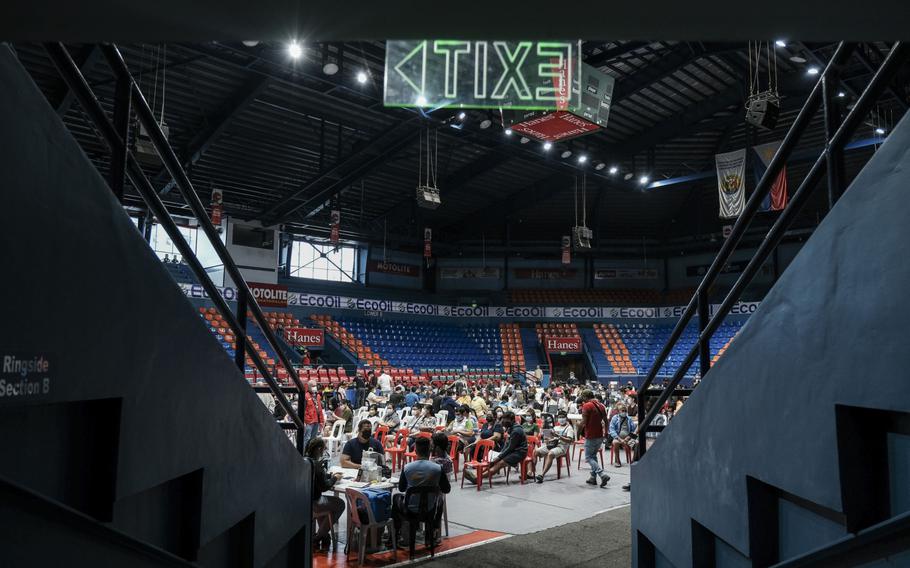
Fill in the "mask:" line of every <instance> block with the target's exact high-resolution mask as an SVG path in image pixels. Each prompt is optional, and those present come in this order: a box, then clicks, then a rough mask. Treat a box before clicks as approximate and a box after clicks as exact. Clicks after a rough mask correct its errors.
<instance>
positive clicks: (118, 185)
mask: <svg viewBox="0 0 910 568" xmlns="http://www.w3.org/2000/svg"><path fill="white" fill-rule="evenodd" d="M114 129H115V130H116V131H117V135H118V136H119V137H120V139H121V140H122V141H123V143H122V144H121V145H120V147H119V148H112V149H111V171H110V180H109V183H110V186H111V191H113V192H114V195H116V196H117V199H119V200H120V202H123V182H124V180H125V179H126V154H127V152H129V139H130V84H129V82H128V81H124V80H123V79H119V80H118V81H117V84H116V86H115V87H114Z"/></svg>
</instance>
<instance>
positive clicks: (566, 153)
mask: <svg viewBox="0 0 910 568" xmlns="http://www.w3.org/2000/svg"><path fill="white" fill-rule="evenodd" d="M571 155H572V150H566V151H564V152H563V153H562V154H560V156H562V157H563V158H568V157H569V156H571Z"/></svg>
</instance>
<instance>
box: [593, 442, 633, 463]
mask: <svg viewBox="0 0 910 568" xmlns="http://www.w3.org/2000/svg"><path fill="white" fill-rule="evenodd" d="M617 450H618V448H617V447H616V446H613V445H611V446H610V465H613V464H614V463H618V464H620V465H622V461H621V460H620V459H619V451H617ZM625 450H626V464H630V463H632V448H630V447H629V446H626V447H625ZM600 453H601V464H603V451H601V452H600Z"/></svg>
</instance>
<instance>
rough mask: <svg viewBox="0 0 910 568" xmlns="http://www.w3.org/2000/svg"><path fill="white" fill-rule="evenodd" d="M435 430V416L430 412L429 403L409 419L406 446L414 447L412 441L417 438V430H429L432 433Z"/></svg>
mask: <svg viewBox="0 0 910 568" xmlns="http://www.w3.org/2000/svg"><path fill="white" fill-rule="evenodd" d="M435 431H436V417H435V416H433V414H432V409H431V407H430V406H429V405H426V406H424V407H423V408H422V409H421V411H420V414H418V415H416V416H415V417H414V418H413V419H412V420H411V428H410V435H409V436H408V447H409V448H413V447H414V441H415V440H416V439H417V433H418V432H430V433H433V432H435Z"/></svg>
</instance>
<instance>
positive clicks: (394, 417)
mask: <svg viewBox="0 0 910 568" xmlns="http://www.w3.org/2000/svg"><path fill="white" fill-rule="evenodd" d="M399 424H401V417H400V416H398V412H396V411H395V407H394V406H392V403H391V402H389V403H388V404H386V406H385V412H384V413H383V415H382V418H380V420H379V425H380V426H388V428H389V433H392V432H394V431H395V430H397V429H398V425H399Z"/></svg>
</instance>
